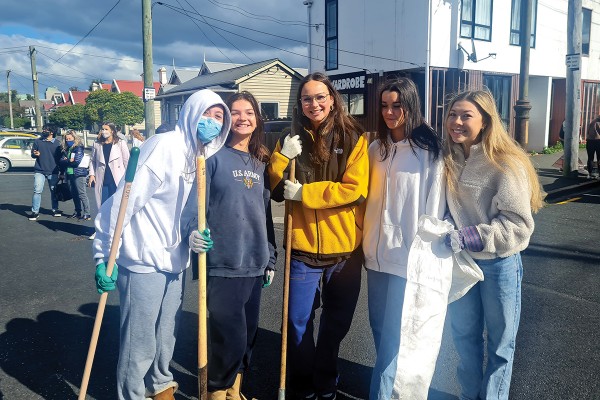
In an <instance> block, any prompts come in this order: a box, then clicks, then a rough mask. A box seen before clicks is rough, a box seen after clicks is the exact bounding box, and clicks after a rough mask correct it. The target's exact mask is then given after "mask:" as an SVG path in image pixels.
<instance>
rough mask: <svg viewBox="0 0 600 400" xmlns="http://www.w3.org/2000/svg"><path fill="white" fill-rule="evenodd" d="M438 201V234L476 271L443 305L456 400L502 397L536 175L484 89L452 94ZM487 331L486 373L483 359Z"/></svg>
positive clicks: (537, 197)
mask: <svg viewBox="0 0 600 400" xmlns="http://www.w3.org/2000/svg"><path fill="white" fill-rule="evenodd" d="M445 128H446V137H445V143H444V162H445V169H446V183H447V186H446V188H447V189H446V198H447V201H448V208H449V211H450V214H451V216H452V219H453V220H454V223H455V225H456V230H454V231H450V232H449V233H448V234H447V236H446V238H445V239H446V244H447V245H448V246H449V247H450V248H451V249H452V250H453V251H454V252H459V251H463V250H464V251H467V252H468V254H469V255H470V256H471V257H473V259H474V260H475V262H477V264H478V265H479V267H480V268H481V270H482V271H483V275H484V280H483V281H481V282H478V283H477V284H476V285H475V286H474V287H473V288H472V289H471V290H470V291H469V292H468V293H467V294H466V295H465V296H464V297H462V298H460V299H459V300H457V301H455V302H453V303H451V304H450V305H449V308H448V309H449V315H450V319H451V326H452V333H453V337H454V343H455V345H456V350H457V352H458V355H459V357H460V361H459V366H458V381H459V383H460V385H461V388H462V393H461V396H460V398H461V399H477V398H479V399H498V400H499V399H508V391H509V386H510V379H511V373H512V365H513V358H514V351H515V340H516V336H517V329H518V326H519V317H520V313H521V279H522V274H523V266H522V264H521V256H520V252H521V251H522V250H524V249H525V248H526V247H527V245H528V244H529V238H530V237H531V234H532V233H533V228H534V223H533V217H532V212H536V211H537V210H538V209H539V208H541V206H542V196H541V190H540V185H539V182H538V178H537V174H536V172H535V169H534V168H533V165H532V164H531V161H530V160H529V157H528V156H527V154H526V153H525V152H524V151H523V150H522V149H521V148H520V147H519V145H518V144H517V143H516V142H515V141H514V140H513V139H512V138H511V137H510V136H509V135H508V133H507V131H506V129H505V128H504V126H503V124H502V121H501V120H500V117H499V115H498V112H497V109H496V104H495V102H494V98H493V97H492V95H491V94H490V92H488V91H468V92H464V93H461V94H459V95H457V96H456V97H455V98H454V99H453V100H452V101H451V102H450V104H449V106H448V114H447V116H446V120H445ZM484 325H485V326H486V328H487V352H488V361H487V367H486V368H485V370H484V369H483V360H484V335H483V333H484Z"/></svg>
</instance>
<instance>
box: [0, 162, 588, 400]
mask: <svg viewBox="0 0 600 400" xmlns="http://www.w3.org/2000/svg"><path fill="white" fill-rule="evenodd" d="M32 186H33V176H32V174H31V172H30V171H18V172H16V173H12V172H9V173H6V174H0V273H1V276H2V278H1V279H0V399H7V400H9V399H10V400H13V399H15V400H32V399H60V400H63V399H75V398H76V397H77V395H76V394H77V393H78V388H79V386H80V382H81V376H82V371H83V366H84V363H85V357H86V354H87V348H88V344H89V340H90V336H91V330H92V324H93V319H94V316H95V311H96V305H97V302H98V295H97V293H96V292H95V288H94V283H93V271H94V267H93V263H92V260H91V241H89V240H88V239H87V236H88V235H89V234H90V233H91V232H92V224H91V223H90V222H86V223H80V222H72V221H70V220H68V219H66V218H64V217H63V218H54V217H52V216H50V215H49V210H48V209H49V205H50V200H49V194H48V190H47V188H46V189H45V191H44V194H43V200H42V212H41V215H40V219H39V220H38V221H37V222H31V221H28V220H27V219H26V217H25V213H26V212H28V211H29V210H30V205H31V191H32ZM89 194H90V195H91V194H92V192H91V190H90V192H89ZM90 198H91V196H90ZM92 203H93V200H92ZM61 206H62V209H63V211H65V212H67V213H68V212H72V211H73V206H72V203H71V202H69V203H66V204H61ZM94 211H95V207H94ZM599 214H600V190H595V191H594V192H591V193H587V194H585V195H582V196H579V199H577V200H574V201H571V202H567V203H565V204H555V205H549V206H548V207H546V208H545V209H543V210H542V211H541V212H540V213H539V214H538V215H537V216H536V224H537V227H536V231H535V234H534V236H533V237H532V240H531V244H530V246H529V248H528V249H527V250H526V251H525V252H524V254H523V258H524V266H525V272H524V283H523V312H522V317H521V327H520V330H519V335H518V338H517V352H516V360H515V367H514V374H513V382H512V386H511V396H510V397H511V399H517V400H521V399H523V400H529V399H560V400H563V399H578V400H585V399H590V400H592V399H600V344H599V343H600V340H599V339H600V333H599V332H600V307H599V305H600V290H599V287H600V230H599V229H598V221H600V219H599V218H598V215H599ZM276 228H277V229H276V232H277V238H278V243H281V240H282V228H283V226H282V225H281V224H279V223H278V224H276ZM278 268H279V269H280V270H282V269H283V255H280V257H279V262H278ZM190 275H191V274H190ZM364 277H365V276H364V274H363V286H362V291H361V298H360V300H359V305H358V308H357V311H356V314H355V317H354V323H353V326H352V329H351V332H350V334H349V335H348V337H347V338H346V339H345V341H344V342H343V343H342V348H341V351H340V357H341V359H340V371H341V379H340V384H339V389H340V392H341V394H342V395H341V396H339V398H342V399H343V398H352V399H365V398H367V390H368V382H369V379H370V374H371V367H372V365H373V362H374V350H373V343H372V338H371V333H370V330H369V327H368V314H367V306H366V294H367V293H366V280H365V279H364ZM281 282H282V275H281V273H278V274H276V277H275V282H274V284H273V285H272V286H271V287H270V288H267V289H265V290H264V291H263V300H262V309H261V321H260V332H259V338H258V343H257V346H256V349H255V352H254V358H253V360H254V361H253V366H252V369H251V371H249V373H247V375H246V379H245V384H244V392H245V394H246V395H247V396H248V397H249V398H250V397H256V398H258V399H261V400H263V399H275V398H277V389H278V386H279V354H280V333H279V332H280V329H279V327H280V323H281V322H280V321H281V293H282V285H281ZM186 284H187V288H186V295H185V300H184V313H183V320H182V326H181V330H180V333H179V339H178V344H177V348H176V352H175V357H174V360H173V364H172V367H173V369H174V371H175V377H176V380H177V381H178V382H179V383H180V389H181V390H180V391H179V392H178V394H177V395H176V398H177V399H178V400H180V399H194V398H196V397H195V396H196V391H197V383H196V378H195V371H196V354H197V352H196V326H197V312H196V309H197V305H196V304H197V300H196V299H197V288H196V282H194V281H192V280H191V276H187V278H186ZM117 352H118V299H117V296H115V295H110V296H109V300H108V306H107V309H106V313H105V317H104V323H103V326H102V331H101V339H100V343H99V346H98V350H97V353H96V358H95V362H94V367H93V370H92V376H91V380H90V386H89V390H88V398H89V399H114V398H116V390H115V367H116V360H117ZM455 368H456V354H455V351H454V347H453V345H452V341H451V339H450V336H449V335H448V334H444V339H443V343H442V350H441V354H440V357H439V359H438V364H437V368H436V373H435V376H434V379H433V383H432V386H431V391H430V396H429V398H430V399H435V400H450V399H457V394H458V386H457V382H456V378H455Z"/></svg>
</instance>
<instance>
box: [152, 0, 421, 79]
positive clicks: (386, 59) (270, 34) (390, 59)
mask: <svg viewBox="0 0 600 400" xmlns="http://www.w3.org/2000/svg"><path fill="white" fill-rule="evenodd" d="M156 4H160V5H162V6H164V7H167V8H170V9H171V10H173V11H175V12H178V13H180V14H181V13H182V11H181V10H180V9H178V8H177V7H174V6H172V5H170V4H164V3H160V2H158V3H156ZM196 14H198V13H196ZM198 15H200V16H201V17H203V18H207V19H211V20H214V21H218V22H222V23H224V24H227V25H230V26H235V27H237V28H241V29H246V30H249V31H252V32H257V33H262V34H263V35H268V36H272V37H276V38H279V39H285V40H289V41H291V42H296V43H301V44H303V45H308V44H307V43H306V42H305V41H302V40H298V39H292V38H288V37H285V36H280V35H275V34H273V33H269V32H264V31H260V30H257V29H252V28H248V27H245V26H242V25H236V24H233V23H231V22H227V21H223V20H221V19H218V18H213V17H209V16H207V15H202V14H198ZM186 16H188V17H189V18H192V19H193V17H192V16H190V15H187V14H186ZM205 23H206V24H207V25H208V26H214V25H211V24H209V23H207V22H205ZM214 27H215V28H216V29H219V30H222V31H225V32H227V33H231V34H232V35H236V36H239V37H242V38H244V39H248V40H250V41H253V42H257V43H260V44H262V45H265V46H268V47H272V48H275V49H278V50H282V51H286V52H288V53H292V54H296V55H299V56H302V57H307V58H308V56H306V55H302V54H298V53H294V52H290V51H287V50H283V49H280V48H279V47H276V46H272V45H269V44H265V43H262V42H260V41H258V40H254V39H251V38H249V37H246V36H242V35H240V34H238V33H235V32H231V31H228V30H227V29H224V28H220V27H218V26H214ZM312 46H313V47H320V48H323V49H324V48H325V46H324V45H319V44H312ZM338 51H339V52H341V53H347V54H353V55H358V56H363V57H369V58H376V59H378V60H385V61H393V62H400V63H404V64H410V65H414V66H416V67H422V65H419V64H416V63H413V62H410V61H403V60H397V59H393V58H387V57H380V56H374V55H370V54H364V53H359V52H355V51H350V50H342V49H339V48H338ZM313 60H316V61H324V60H320V59H317V58H313ZM339 65H343V66H346V67H351V68H358V67H353V66H349V65H344V64H339ZM359 69H363V68H359Z"/></svg>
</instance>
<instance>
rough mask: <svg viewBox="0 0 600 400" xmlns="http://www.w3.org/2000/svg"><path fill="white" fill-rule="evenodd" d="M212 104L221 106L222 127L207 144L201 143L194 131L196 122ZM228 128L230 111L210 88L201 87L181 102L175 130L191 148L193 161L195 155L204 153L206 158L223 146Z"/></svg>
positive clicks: (196, 127) (229, 125)
mask: <svg viewBox="0 0 600 400" xmlns="http://www.w3.org/2000/svg"><path fill="white" fill-rule="evenodd" d="M214 105H221V106H223V111H224V113H223V128H222V129H221V133H219V136H217V137H216V138H214V139H213V140H212V141H211V142H209V143H208V144H206V145H203V144H202V143H201V142H199V141H198V136H197V133H196V132H197V129H198V122H200V117H202V114H204V112H205V111H206V110H208V109H209V108H210V107H212V106H214ZM230 128H231V113H230V112H229V108H227V106H226V105H225V102H223V100H222V99H221V97H220V96H219V95H218V94H216V93H215V92H213V91H212V90H208V89H203V90H199V91H197V92H196V93H194V94H193V95H191V96H190V97H189V98H188V99H187V100H186V102H185V103H184V104H183V107H181V112H180V113H179V120H178V121H177V126H176V127H175V131H176V132H180V133H182V134H183V135H184V137H185V140H186V143H188V146H189V148H190V149H191V150H193V151H192V154H191V155H192V157H193V158H194V163H195V161H196V160H195V157H196V156H197V155H204V157H206V158H208V157H210V156H212V155H213V154H215V153H216V152H217V151H218V150H219V149H220V148H221V147H223V145H224V144H225V141H226V140H227V135H228V134H229V129H230Z"/></svg>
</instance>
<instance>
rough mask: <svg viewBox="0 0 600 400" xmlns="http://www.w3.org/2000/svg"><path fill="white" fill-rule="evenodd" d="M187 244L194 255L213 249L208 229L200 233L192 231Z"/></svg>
mask: <svg viewBox="0 0 600 400" xmlns="http://www.w3.org/2000/svg"><path fill="white" fill-rule="evenodd" d="M188 244H189V245H190V249H192V251H193V252H194V253H206V252H207V251H209V250H210V249H212V247H213V241H212V239H211V238H210V230H209V229H208V228H207V229H205V230H203V231H202V232H200V231H199V230H197V229H196V230H194V231H193V232H192V233H191V235H190V238H189V239H188Z"/></svg>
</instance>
